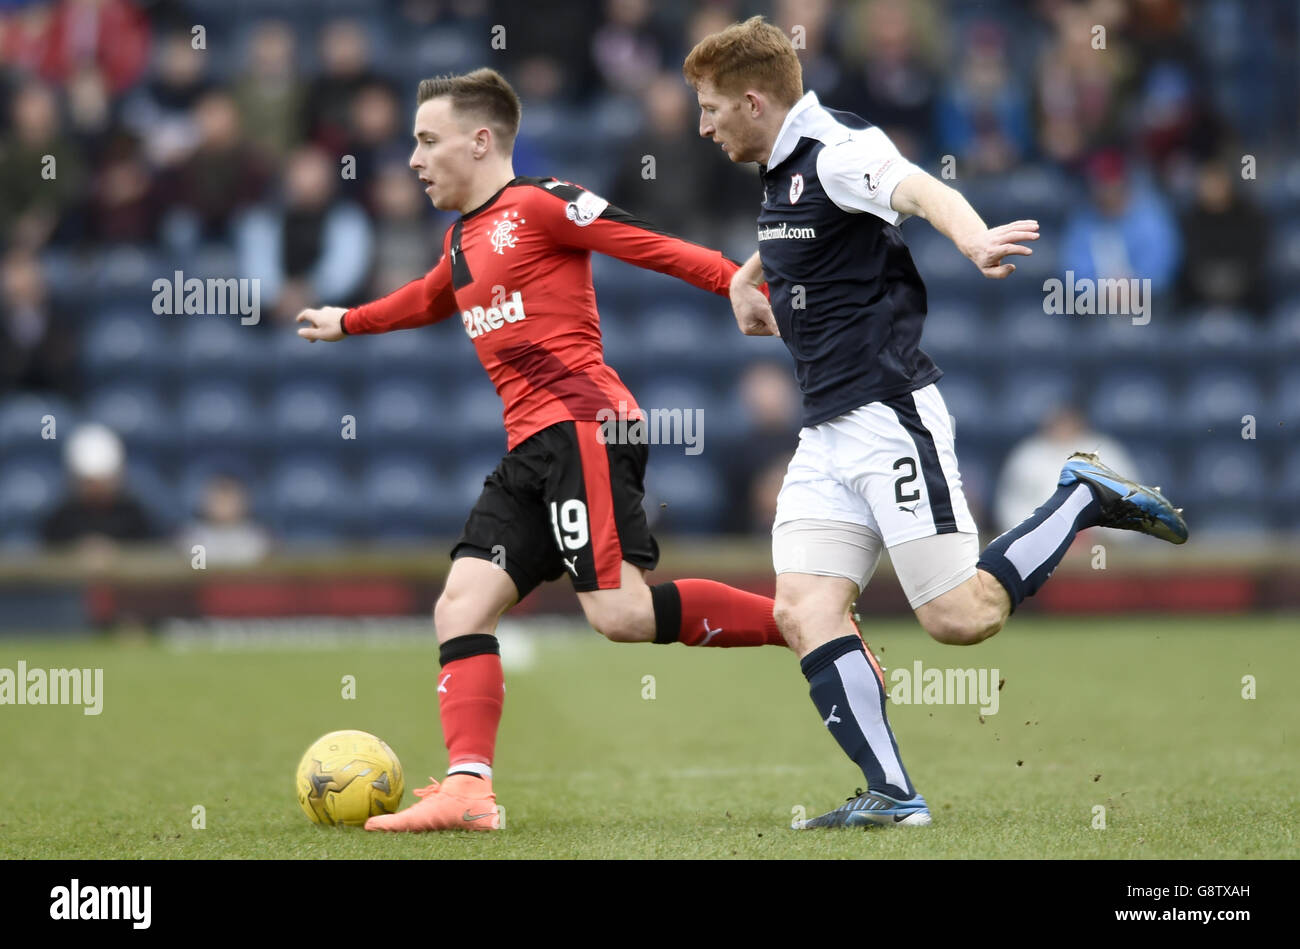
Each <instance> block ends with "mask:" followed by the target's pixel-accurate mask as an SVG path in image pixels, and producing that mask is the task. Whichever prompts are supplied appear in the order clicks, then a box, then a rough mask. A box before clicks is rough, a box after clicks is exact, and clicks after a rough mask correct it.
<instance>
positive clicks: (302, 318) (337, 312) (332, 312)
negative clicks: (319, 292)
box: [298, 306, 347, 343]
mask: <svg viewBox="0 0 1300 949" xmlns="http://www.w3.org/2000/svg"><path fill="white" fill-rule="evenodd" d="M346 312H347V308H346V307H341V306H322V307H318V308H317V309H314V310H303V311H302V312H301V313H299V314H298V322H299V323H306V324H307V325H306V326H300V327H298V335H299V336H301V337H302V338H303V339H305V340H308V341H310V342H313V343H314V342H316V340H318V339H323V340H325V341H326V342H328V343H332V342H334V341H335V340H338V339H342V338H343V314H344V313H346Z"/></svg>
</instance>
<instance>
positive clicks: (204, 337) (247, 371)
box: [176, 317, 271, 383]
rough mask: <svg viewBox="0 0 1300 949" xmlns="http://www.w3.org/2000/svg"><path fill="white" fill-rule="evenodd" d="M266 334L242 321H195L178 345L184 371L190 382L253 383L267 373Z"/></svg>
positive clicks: (186, 327)
mask: <svg viewBox="0 0 1300 949" xmlns="http://www.w3.org/2000/svg"><path fill="white" fill-rule="evenodd" d="M266 342H267V335H266V331H265V330H264V329H262V328H259V327H254V326H240V324H239V321H238V320H232V319H220V318H217V319H207V318H202V319H200V318H197V317H195V318H193V319H191V321H190V322H189V323H187V324H186V325H185V328H184V332H182V333H181V334H180V337H179V339H178V340H177V341H176V345H177V347H178V349H179V357H180V367H181V369H182V370H183V371H184V376H185V379H186V380H187V381H189V382H191V383H192V382H195V381H198V380H212V381H216V380H218V379H226V380H230V381H237V380H240V379H246V380H251V379H252V378H253V377H255V376H256V375H258V374H260V373H261V372H262V371H264V370H265V369H267V368H268V367H269V365H270V362H271V359H270V355H269V354H268V353H267V351H266Z"/></svg>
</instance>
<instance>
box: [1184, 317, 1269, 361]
mask: <svg viewBox="0 0 1300 949" xmlns="http://www.w3.org/2000/svg"><path fill="white" fill-rule="evenodd" d="M1185 319H1186V326H1185V328H1184V329H1182V330H1181V331H1180V332H1179V334H1178V343H1179V347H1180V349H1181V350H1182V352H1183V354H1184V355H1185V356H1187V357H1188V358H1189V359H1194V360H1196V361H1197V363H1198V364H1204V363H1205V362H1206V361H1207V360H1212V361H1213V363H1214V364H1215V365H1217V366H1228V365H1234V366H1241V367H1243V368H1248V367H1251V366H1254V365H1257V364H1258V361H1259V359H1260V356H1261V355H1262V354H1264V353H1265V352H1266V347H1267V345H1268V344H1267V342H1266V334H1265V333H1264V332H1263V331H1262V330H1260V329H1259V328H1257V327H1256V324H1255V321H1254V318H1253V317H1251V315H1250V314H1249V313H1244V312H1241V311H1239V310H1230V309H1223V308H1216V309H1205V310H1200V311H1197V312H1194V313H1189V314H1187V316H1186V317H1185Z"/></svg>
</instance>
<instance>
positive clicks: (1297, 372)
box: [1258, 366, 1300, 438]
mask: <svg viewBox="0 0 1300 949" xmlns="http://www.w3.org/2000/svg"><path fill="white" fill-rule="evenodd" d="M1272 406H1273V408H1272V412H1271V413H1269V415H1268V418H1267V420H1268V421H1269V422H1271V423H1274V424H1277V423H1281V425H1282V426H1283V427H1284V428H1285V429H1286V430H1287V432H1289V433H1290V436H1289V437H1292V438H1294V437H1295V431H1296V429H1297V428H1298V427H1300V366H1292V367H1290V368H1288V369H1284V370H1282V372H1281V373H1280V374H1279V375H1278V379H1277V389H1276V395H1275V396H1274V399H1273V403H1272ZM1264 421H1265V416H1263V415H1259V416H1258V422H1259V423H1260V424H1263V422H1264Z"/></svg>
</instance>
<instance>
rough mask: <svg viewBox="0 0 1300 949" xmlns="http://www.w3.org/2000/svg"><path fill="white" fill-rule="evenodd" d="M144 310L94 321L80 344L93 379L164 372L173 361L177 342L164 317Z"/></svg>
mask: <svg viewBox="0 0 1300 949" xmlns="http://www.w3.org/2000/svg"><path fill="white" fill-rule="evenodd" d="M166 319H169V317H162V316H154V315H153V314H151V313H148V312H147V311H145V312H144V313H143V314H141V315H135V314H132V315H129V316H128V315H125V314H121V313H118V314H115V315H111V316H106V317H104V318H102V319H96V320H94V321H93V322H92V323H91V324H90V326H89V327H88V328H87V330H86V334H85V336H84V337H83V339H82V343H81V364H82V366H83V367H84V369H85V371H86V374H87V376H88V377H89V378H90V379H91V380H107V379H119V378H122V377H125V376H129V377H131V378H139V377H140V376H141V375H148V374H161V373H163V372H164V371H166V369H167V368H168V367H169V366H170V365H172V364H173V362H174V360H175V353H174V349H173V345H174V343H173V342H172V340H171V338H170V334H169V332H168V330H167V328H166V324H165V323H164V322H163V321H164V320H166Z"/></svg>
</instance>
